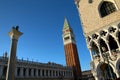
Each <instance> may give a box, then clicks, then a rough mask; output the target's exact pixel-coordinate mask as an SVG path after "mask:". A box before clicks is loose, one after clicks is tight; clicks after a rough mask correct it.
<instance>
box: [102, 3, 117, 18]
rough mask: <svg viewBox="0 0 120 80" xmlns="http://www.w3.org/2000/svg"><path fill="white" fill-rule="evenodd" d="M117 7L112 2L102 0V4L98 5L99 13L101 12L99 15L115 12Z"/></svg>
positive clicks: (103, 15)
mask: <svg viewBox="0 0 120 80" xmlns="http://www.w3.org/2000/svg"><path fill="white" fill-rule="evenodd" d="M116 10H117V9H116V7H115V5H114V3H112V2H108V1H104V2H103V3H102V4H101V7H100V14H101V17H105V16H107V15H109V14H111V13H113V12H115V11H116Z"/></svg>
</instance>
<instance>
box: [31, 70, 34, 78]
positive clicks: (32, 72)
mask: <svg viewBox="0 0 120 80" xmlns="http://www.w3.org/2000/svg"><path fill="white" fill-rule="evenodd" d="M33 75H34V70H33V68H32V69H31V77H33Z"/></svg>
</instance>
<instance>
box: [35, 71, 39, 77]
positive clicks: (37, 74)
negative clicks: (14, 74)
mask: <svg viewBox="0 0 120 80" xmlns="http://www.w3.org/2000/svg"><path fill="white" fill-rule="evenodd" d="M35 75H36V77H38V69H36V73H35Z"/></svg>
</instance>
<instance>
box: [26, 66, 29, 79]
mask: <svg viewBox="0 0 120 80" xmlns="http://www.w3.org/2000/svg"><path fill="white" fill-rule="evenodd" d="M25 77H29V76H28V68H26V75H25Z"/></svg>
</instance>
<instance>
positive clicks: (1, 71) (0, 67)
mask: <svg viewBox="0 0 120 80" xmlns="http://www.w3.org/2000/svg"><path fill="white" fill-rule="evenodd" d="M3 67H4V66H2V65H1V66H0V78H1V77H2V75H3Z"/></svg>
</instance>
